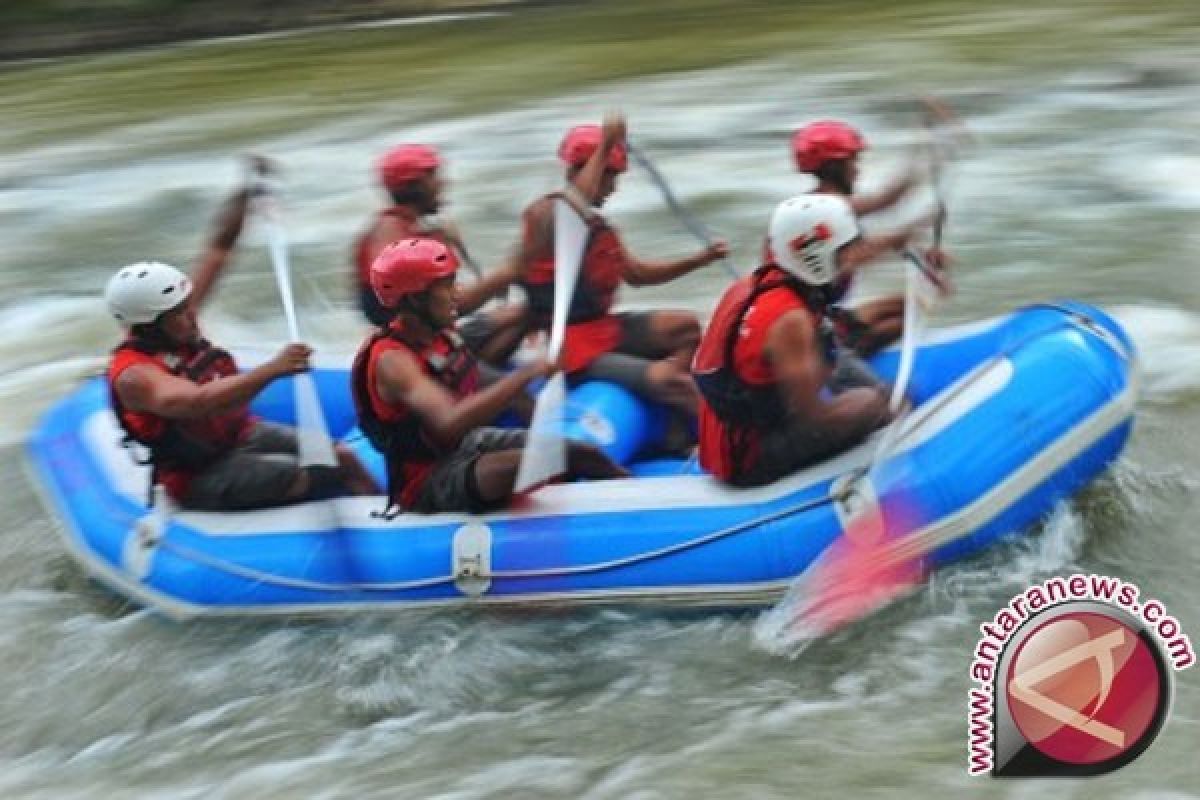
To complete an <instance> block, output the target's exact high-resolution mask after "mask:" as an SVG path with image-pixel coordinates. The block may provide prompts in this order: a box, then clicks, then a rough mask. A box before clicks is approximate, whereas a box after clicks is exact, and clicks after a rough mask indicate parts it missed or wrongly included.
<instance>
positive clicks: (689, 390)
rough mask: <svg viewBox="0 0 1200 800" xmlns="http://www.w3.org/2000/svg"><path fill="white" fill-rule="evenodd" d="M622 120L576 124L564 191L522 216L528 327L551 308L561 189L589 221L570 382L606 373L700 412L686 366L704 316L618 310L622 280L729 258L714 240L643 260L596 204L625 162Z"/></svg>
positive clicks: (573, 323) (644, 279) (546, 320)
mask: <svg viewBox="0 0 1200 800" xmlns="http://www.w3.org/2000/svg"><path fill="white" fill-rule="evenodd" d="M625 134H626V123H625V118H624V116H622V115H621V114H611V115H609V116H608V117H607V118H606V119H605V120H604V124H603V125H577V126H575V127H573V128H571V129H570V130H569V131H567V134H566V136H565V137H563V140H562V143H561V144H560V146H559V149H558V157H559V159H560V160H561V161H562V163H563V165H564V166H565V168H566V188H565V189H564V191H563V192H560V193H553V194H550V195H546V196H543V197H541V198H539V199H537V200H535V201H534V202H533V203H532V204H530V205H529V206H528V207H527V208H526V209H525V211H524V213H523V215H522V234H521V244H520V247H519V255H518V263H519V273H520V283H521V286H522V287H523V288H524V289H525V292H526V294H527V296H528V302H529V307H530V311H531V313H532V317H533V320H532V322H533V324H534V325H535V326H538V327H540V328H546V327H548V326H549V324H550V319H551V315H552V312H553V308H554V211H553V209H554V204H553V198H554V197H556V196H563V197H565V198H566V199H567V201H568V202H570V203H571V205H572V206H573V207H574V208H575V211H576V212H577V213H579V214H580V215H581V216H582V217H583V218H584V220H585V222H587V223H588V225H589V227H590V228H591V233H590V235H589V237H588V240H587V243H586V245H585V250H584V256H583V262H582V266H581V269H580V277H579V283H578V285H577V286H576V289H575V293H574V295H573V297H572V298H571V307H570V312H569V316H568V325H567V332H566V340H565V344H564V347H563V356H562V362H563V368H564V370H565V371H566V373H567V376H568V379H569V380H570V381H571V382H572V383H581V382H583V381H586V380H593V379H594V380H605V381H611V382H613V383H617V384H620V385H622V386H624V387H626V388H628V389H630V390H631V391H633V392H634V393H636V394H638V395H641V396H642V397H645V398H647V399H650V400H654V401H657V402H660V403H663V404H666V405H667V406H670V407H672V408H674V409H677V410H678V411H679V412H681V413H683V414H685V415H686V416H687V417H688V418H689V419H690V418H691V417H693V416H694V415H695V413H696V400H697V394H696V388H695V384H694V383H693V381H692V379H691V375H690V374H689V372H688V365H689V364H690V363H691V357H692V353H693V352H694V351H695V348H696V344H697V342H699V340H700V322H699V320H698V319H697V318H696V315H695V314H693V313H691V312H689V311H672V310H660V311H646V312H626V313H620V314H618V313H614V312H613V310H612V309H613V304H614V302H615V300H616V294H617V290H618V289H619V288H620V287H621V286H622V285H623V284H628V285H630V286H654V285H658V284H663V283H667V282H669V281H672V280H674V279H675V278H678V277H681V276H683V275H686V274H687V273H689V272H692V271H693V270H696V269H699V268H701V267H703V266H706V265H708V264H711V263H713V262H714V261H717V260H719V259H721V258H723V257H725V256H726V255H727V254H728V252H729V248H728V245H727V244H726V243H725V242H724V241H716V242H714V243H713V244H712V245H710V246H708V247H705V248H704V249H703V250H700V251H699V252H696V253H694V254H692V255H690V256H687V257H684V258H678V259H673V260H663V261H646V260H642V259H640V258H638V257H636V256H634V255H633V254H632V253H630V252H629V250H627V249H626V248H625V246H624V244H623V243H622V242H621V239H620V237H619V236H618V234H617V231H616V229H615V228H614V227H613V226H612V225H611V224H610V223H609V222H608V221H607V220H606V219H605V218H604V217H603V216H601V214H600V212H599V209H600V207H601V206H603V205H604V202H605V201H606V200H607V199H608V197H609V196H610V195H612V193H613V192H614V191H615V190H616V187H617V179H618V177H619V176H620V175H621V173H623V172H624V171H625V169H626V167H627V159H626V148H625Z"/></svg>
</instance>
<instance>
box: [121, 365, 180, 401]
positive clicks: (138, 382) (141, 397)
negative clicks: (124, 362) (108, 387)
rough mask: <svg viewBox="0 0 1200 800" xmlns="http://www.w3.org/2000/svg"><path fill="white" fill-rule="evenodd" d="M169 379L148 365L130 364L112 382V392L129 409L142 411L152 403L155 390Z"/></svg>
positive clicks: (164, 373) (168, 376) (163, 373)
mask: <svg viewBox="0 0 1200 800" xmlns="http://www.w3.org/2000/svg"><path fill="white" fill-rule="evenodd" d="M170 378H171V376H170V375H168V374H167V373H166V372H163V371H162V370H160V369H157V368H155V367H154V366H152V365H150V364H132V365H130V366H128V367H126V368H125V369H123V370H121V374H120V375H118V376H117V379H116V381H114V382H113V391H114V392H115V393H116V395H117V397H119V398H121V402H122V403H124V404H125V405H127V406H129V408H131V409H133V410H134V411H144V410H146V408H147V407H148V406H149V405H151V404H152V403H153V401H154V397H155V392H156V390H158V389H159V388H160V387H161V386H162V385H163V384H164V383H165V382H167V381H169V380H170Z"/></svg>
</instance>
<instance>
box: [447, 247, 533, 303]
mask: <svg viewBox="0 0 1200 800" xmlns="http://www.w3.org/2000/svg"><path fill="white" fill-rule="evenodd" d="M517 263H518V262H517V259H516V257H513V258H509V260H508V261H506V262H504V263H503V264H501V265H500V266H499V267H496V268H495V269H492V270H489V271H487V272H485V273H483V275H482V276H480V278H479V280H477V281H475V282H474V283H470V284H459V285H458V286H457V287H456V288H457V291H458V312H459V314H462V315H466V314H470V313H471V312H472V311H475V310H476V309H478V308H479V307H480V306H482V305H483V304H484V303H486V302H487V301H488V300H491V299H492V298H493V297H499V296H501V295H502V294H504V293H505V292H507V291H508V287H509V286H512V285H513V284H514V283H515V282H516V280H517V269H518V266H517Z"/></svg>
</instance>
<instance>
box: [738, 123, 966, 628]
mask: <svg viewBox="0 0 1200 800" xmlns="http://www.w3.org/2000/svg"><path fill="white" fill-rule="evenodd" d="M927 108H928V105H927ZM942 108H944V107H942ZM936 119H937V117H934V116H933V115H932V114H930V116H927V118H926V127H927V130H928V131H929V135H930V138H931V144H932V143H933V142H937V141H938V138H939V137H938V133H939V131H938V130H936V123H935V120H936ZM931 150H932V160H931V169H930V178H931V188H932V191H933V193H934V198H935V202H936V203H937V212H936V214H935V216H934V221H933V246H934V248H935V249H940V247H941V243H942V235H943V230H944V226H945V220H946V201H945V188H944V183H943V175H944V172H943V164H942V159H943V158H944V156H945V154H946V152H947V151H946V150H945V149H941V148H936V147H934V148H931ZM904 256H905V261H906V263H905V305H904V335H903V338H902V340H901V344H900V361H899V364H898V367H897V372H896V380H895V382H894V384H893V386H892V393H891V397H890V398H889V403H888V406H889V408H890V409H891V411H892V413H893V414H895V413H896V412H897V411H899V410H900V408H901V404H902V403H903V401H904V396H905V394H906V392H907V390H908V385H909V382H910V380H911V377H912V370H913V364H914V363H915V359H916V352H917V345H918V342H919V340H920V338H921V336H922V334H923V331H924V328H925V322H926V318H927V316H928V314H929V312H930V311H931V310H932V309H933V306H934V305H935V303H936V301H937V299H938V296H939V295H940V294H941V293H942V290H943V289H944V287H945V282H944V280H945V279H944V278H943V277H942V276H941V275H940V274H938V273H937V272H936V271H935V270H933V269H932V268H931V267H930V266H929V265H928V264H927V263H926V262H925V260H924V258H922V257H921V255H920V254H919V253H918V252H917V251H915V250H913V249H911V248H909V249H908V250H906V251H905V253H904ZM907 417H908V414H907V413H905V414H900V415H898V416H896V417H895V418H894V419H893V421H892V422H891V424H889V426H888V428H887V429H886V430H885V431H884V432H883V434H882V436H881V437H880V441H879V445H878V446H877V447H876V449H875V452H874V454H873V456H872V459H871V463H870V465H869V466H868V467H867V469H866V470H865V471H864V472H863V473H862V474H861V475H856V476H853V477H852V478H851V479H849V480H847V481H845V482H844V483H843V485H841V486H840V487H839V488H838V489H836V490H834V489H831V492H834V493H836V494H839V495H840V497H839V501H840V514H841V515H842V518H843V526H844V530H843V535H842V536H841V537H839V538H838V539H836V540H835V541H834V542H833V543H832V544H831V545H830V546H829V548H828V549H827V550H826V551H825V553H823V554H822V556H821V558H820V559H819V560H818V561H817V563H816V564H814V565H813V566H812V567H811V568H810V569H809V570H808V571H806V572H805V573H804V574H803V575H801V576H800V577H799V578H798V579H797V580H796V582H795V583H794V584H793V586H792V588H791V590H790V591H789V593H788V596H787V597H785V598H784V600H783V601H782V602H781V603H780V604H779V605H778V606H776V608H775V609H773V610H772V611H771V612H769V613H768V614H767V615H765V616H764V617H763V619H762V622H761V624H760V626H759V635H760V637H762V638H764V639H767V640H769V641H771V642H772V643H774V644H778V643H780V642H782V643H784V644H785V645H789V646H795V645H802V646H803V645H806V644H807V643H808V642H811V641H812V640H814V639H816V638H819V637H821V636H824V635H827V634H829V633H832V632H833V631H836V630H838V629H840V628H842V627H843V626H845V625H847V624H849V623H852V622H855V621H857V620H859V619H862V618H863V617H865V616H867V615H868V614H871V613H873V612H874V611H876V610H878V609H880V608H882V607H883V606H885V605H887V604H888V603H891V602H892V601H894V600H895V599H897V598H898V597H900V596H902V595H904V594H906V593H908V592H909V591H911V590H912V589H914V588H915V587H916V586H917V585H918V584H919V583H920V581H921V579H922V578H923V576H924V573H925V564H924V561H923V556H924V555H925V554H924V553H920V552H917V553H908V552H906V548H905V547H904V541H903V538H904V536H905V534H908V533H911V532H912V531H914V530H917V529H918V528H920V527H921V525H922V514H921V512H920V509H919V503H918V502H916V501H915V500H914V499H910V498H909V497H907V496H906V495H905V493H904V492H903V488H902V487H893V491H891V492H889V494H888V497H887V501H886V505H885V504H881V503H880V502H879V500H878V498H877V497H876V495H875V488H874V484H873V482H872V480H871V478H872V477H873V476H874V475H875V474H876V470H877V469H878V466H879V465H880V464H881V463H883V462H884V461H885V460H886V458H887V457H888V455H890V454H891V451H892V448H893V447H894V446H895V444H896V441H897V440H898V438H899V436H900V432H901V431H902V430H903V428H904V426H905V424H906V420H907Z"/></svg>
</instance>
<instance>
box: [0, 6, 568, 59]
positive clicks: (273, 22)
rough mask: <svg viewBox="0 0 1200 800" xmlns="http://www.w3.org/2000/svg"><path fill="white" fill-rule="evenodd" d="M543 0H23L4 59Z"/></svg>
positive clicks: (10, 24)
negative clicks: (331, 1) (281, 0)
mask: <svg viewBox="0 0 1200 800" xmlns="http://www.w3.org/2000/svg"><path fill="white" fill-rule="evenodd" d="M545 3H546V0H343V1H342V2H338V3H329V2H327V0H284V1H283V2H275V1H271V2H263V0H123V2H112V0H109V2H95V0H56V1H55V2H51V1H50V0H22V2H20V3H11V4H6V5H5V7H3V8H0V61H15V60H22V59H31V58H53V57H58V56H67V55H79V54H84V53H95V52H104V51H109V50H120V49H124V48H128V47H139V46H146V45H159V44H170V43H173V42H182V41H189V40H193V39H206V38H211V37H218V36H234V35H241V34H255V33H271V32H276V31H282V30H295V29H304V28H320V27H326V26H335V25H346V24H352V23H370V22H379V21H383V20H388V19H402V18H407V17H419V16H425V15H433V14H478V13H486V12H495V11H502V10H505V9H508V8H512V7H514V6H518V5H522V6H527V5H544V4H545Z"/></svg>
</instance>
